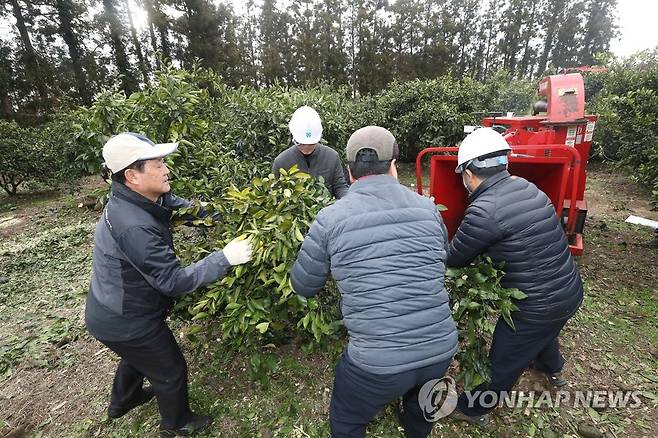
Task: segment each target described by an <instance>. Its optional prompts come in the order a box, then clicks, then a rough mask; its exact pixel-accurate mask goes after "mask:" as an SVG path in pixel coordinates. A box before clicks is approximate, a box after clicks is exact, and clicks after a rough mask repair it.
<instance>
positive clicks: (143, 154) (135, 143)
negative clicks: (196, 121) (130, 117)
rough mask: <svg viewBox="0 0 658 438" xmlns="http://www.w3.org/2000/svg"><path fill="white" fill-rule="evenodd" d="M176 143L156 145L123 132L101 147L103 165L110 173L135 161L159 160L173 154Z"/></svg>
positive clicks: (135, 135) (132, 133)
mask: <svg viewBox="0 0 658 438" xmlns="http://www.w3.org/2000/svg"><path fill="white" fill-rule="evenodd" d="M176 148H178V143H160V144H156V143H153V142H152V141H151V140H149V139H148V138H147V137H145V136H143V135H141V134H135V133H134V132H123V133H121V134H118V135H115V136H114V137H112V138H110V139H109V140H108V141H107V143H105V146H103V159H105V165H106V166H107V168H108V169H110V170H111V171H112V173H117V172H119V171H120V170H123V169H125V168H126V167H128V166H130V165H131V164H133V163H134V162H135V161H140V160H151V159H153V158H161V157H164V156H166V155H169V154H170V153H172V152H174V151H175V150H176Z"/></svg>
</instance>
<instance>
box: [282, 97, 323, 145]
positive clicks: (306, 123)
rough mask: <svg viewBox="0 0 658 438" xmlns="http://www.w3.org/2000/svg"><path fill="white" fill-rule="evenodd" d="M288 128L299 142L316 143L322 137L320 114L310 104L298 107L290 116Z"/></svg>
mask: <svg viewBox="0 0 658 438" xmlns="http://www.w3.org/2000/svg"><path fill="white" fill-rule="evenodd" d="M288 128H289V129H290V133H291V134H292V138H293V139H294V140H295V141H296V142H297V143H299V144H315V143H317V142H319V141H320V139H321V138H322V121H321V120H320V115H319V114H318V112H317V111H315V110H314V109H313V108H311V107H310V106H302V107H299V108H297V110H296V111H295V112H294V113H293V115H292V117H291V118H290V123H288Z"/></svg>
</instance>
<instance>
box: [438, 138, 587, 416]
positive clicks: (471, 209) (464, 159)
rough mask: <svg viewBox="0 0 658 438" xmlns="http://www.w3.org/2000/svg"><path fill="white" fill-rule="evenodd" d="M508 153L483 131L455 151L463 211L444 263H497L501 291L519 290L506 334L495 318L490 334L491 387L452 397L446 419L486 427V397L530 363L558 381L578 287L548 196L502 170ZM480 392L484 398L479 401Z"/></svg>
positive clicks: (503, 143)
mask: <svg viewBox="0 0 658 438" xmlns="http://www.w3.org/2000/svg"><path fill="white" fill-rule="evenodd" d="M509 152H510V147H509V145H508V144H507V141H505V139H504V138H503V137H502V136H501V135H500V134H499V133H497V132H496V131H494V130H493V129H491V128H480V129H478V130H476V131H474V132H473V133H471V134H469V135H468V136H467V137H466V138H465V139H464V141H463V142H462V144H461V146H460V147H459V152H458V159H457V168H456V169H455V171H456V172H457V173H460V174H461V176H462V179H463V182H464V187H466V190H468V192H469V196H468V199H469V206H468V208H467V209H466V213H465V215H464V219H463V220H462V223H461V224H460V225H459V228H458V229H457V232H456V233H455V236H454V238H453V239H452V241H451V243H450V250H449V254H448V265H449V266H454V267H462V266H466V265H468V264H469V263H471V262H472V261H473V260H474V259H475V258H476V257H477V256H478V255H480V254H487V255H488V256H489V257H491V259H492V260H493V261H494V262H498V263H499V262H503V263H504V266H503V270H504V271H505V276H504V277H503V279H502V280H501V285H503V286H504V287H507V288H517V289H520V290H521V291H523V292H524V293H525V294H526V295H527V298H525V299H523V300H515V304H516V306H517V307H518V308H519V310H518V311H515V312H513V313H512V320H513V323H514V328H512V327H510V326H509V325H508V324H507V323H506V322H505V321H504V320H503V318H500V319H499V320H498V323H497V324H496V329H495V331H494V334H493V340H492V343H491V350H490V352H489V359H490V361H491V382H489V383H488V384H483V385H480V386H479V387H477V388H475V389H474V390H473V391H470V392H469V393H464V394H462V395H461V396H460V397H459V402H458V407H457V410H456V411H455V412H454V413H453V416H454V417H456V418H458V419H462V420H466V421H469V422H472V423H475V424H480V425H484V424H486V422H487V416H486V413H487V412H489V411H490V410H492V409H493V408H492V407H491V406H492V405H491V397H490V396H489V397H487V394H489V395H490V394H491V392H490V391H493V392H494V393H496V394H498V395H499V397H500V394H502V393H504V391H509V390H511V389H512V387H513V386H514V384H515V382H516V380H517V379H518V378H519V376H521V374H522V373H523V371H524V370H525V369H526V368H528V367H529V366H530V365H532V366H534V368H536V369H537V370H539V371H541V372H543V373H545V374H546V376H547V377H548V380H549V382H550V383H551V384H553V385H554V386H558V387H559V386H563V385H565V384H566V381H565V380H564V379H563V378H562V377H561V375H560V372H561V370H562V367H563V366H564V358H563V357H562V354H561V353H560V347H559V343H558V336H559V334H560V331H561V330H562V327H564V325H565V323H566V322H567V321H568V320H569V318H571V317H572V316H573V315H574V314H575V313H576V311H577V310H578V308H579V307H580V304H581V302H582V299H583V286H582V281H581V278H580V274H579V273H578V269H577V268H576V264H575V262H574V260H573V258H572V257H571V253H570V252H569V245H568V242H567V238H566V235H565V233H564V231H563V229H562V225H561V223H560V219H559V218H558V217H557V215H556V214H555V208H554V207H553V205H552V204H551V201H550V200H549V198H548V197H547V196H546V195H545V194H544V193H543V192H542V191H541V190H539V189H538V188H537V187H536V186H535V185H534V184H532V183H530V182H528V181H526V180H525V179H523V178H520V177H516V176H511V175H510V174H509V173H508V172H507V161H508V153H509ZM483 394H484V396H483Z"/></svg>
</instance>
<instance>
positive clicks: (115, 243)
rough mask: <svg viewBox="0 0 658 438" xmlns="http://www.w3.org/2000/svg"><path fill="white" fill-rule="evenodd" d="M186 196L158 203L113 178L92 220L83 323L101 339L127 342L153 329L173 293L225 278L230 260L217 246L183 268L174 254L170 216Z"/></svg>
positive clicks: (165, 312) (168, 305)
mask: <svg viewBox="0 0 658 438" xmlns="http://www.w3.org/2000/svg"><path fill="white" fill-rule="evenodd" d="M188 206H190V203H189V201H186V200H184V199H181V198H178V197H176V196H174V195H172V194H170V193H167V194H165V195H164V196H163V197H162V198H161V199H160V202H159V203H155V202H152V201H150V200H149V199H147V198H145V197H143V196H142V195H140V194H139V193H137V192H134V191H132V190H130V189H129V188H128V187H126V186H125V185H123V184H119V183H116V182H115V183H112V193H111V195H110V199H109V201H108V203H107V205H106V206H105V209H104V210H103V214H102V216H101V219H100V220H99V221H98V224H97V225H96V233H95V235H94V253H93V268H92V276H91V285H90V287H89V295H88V297H87V306H86V310H85V322H86V324H87V328H88V330H89V332H90V333H91V334H92V335H93V336H94V337H96V338H97V339H100V340H104V341H113V342H120V341H128V340H132V339H137V338H139V337H143V336H146V335H148V334H150V333H151V332H152V331H154V330H156V329H157V328H158V327H159V325H160V324H162V321H163V320H164V318H165V317H166V314H167V312H168V311H169V309H170V308H171V306H172V305H173V298H174V297H177V296H180V295H184V294H186V293H189V292H192V291H194V290H196V289H198V288H199V287H201V286H203V285H205V284H208V283H211V282H213V281H215V280H217V279H218V278H220V277H223V276H224V275H225V273H226V271H227V270H228V268H229V266H230V264H229V262H228V260H227V259H226V257H225V256H224V254H223V253H222V252H221V251H215V252H213V253H212V254H210V255H208V256H207V257H205V258H204V259H202V260H200V261H198V262H196V263H193V264H191V265H189V266H187V267H185V268H183V267H182V266H181V264H180V261H179V260H178V258H177V257H176V254H175V253H174V243H173V238H172V235H171V229H170V225H171V224H170V221H171V214H172V213H173V211H174V210H176V209H179V208H183V207H188Z"/></svg>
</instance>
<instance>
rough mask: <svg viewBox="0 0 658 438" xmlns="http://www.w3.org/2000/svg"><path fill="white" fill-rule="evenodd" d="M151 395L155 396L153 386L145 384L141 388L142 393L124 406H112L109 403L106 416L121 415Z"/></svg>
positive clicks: (114, 417)
mask: <svg viewBox="0 0 658 438" xmlns="http://www.w3.org/2000/svg"><path fill="white" fill-rule="evenodd" d="M153 396H155V392H154V391H153V388H152V387H151V386H147V387H145V388H144V389H143V390H142V394H141V395H140V396H139V397H137V398H136V399H135V400H133V401H131V402H129V403H128V404H127V405H126V406H122V407H118V406H112V404H111V403H110V406H109V407H108V408H107V416H108V417H110V418H113V419H116V418H120V417H123V416H124V415H126V414H127V413H128V412H130V410H132V409H134V408H136V407H137V406H141V405H143V404H144V403H148V402H149V401H150V400H151V399H152V398H153Z"/></svg>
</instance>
